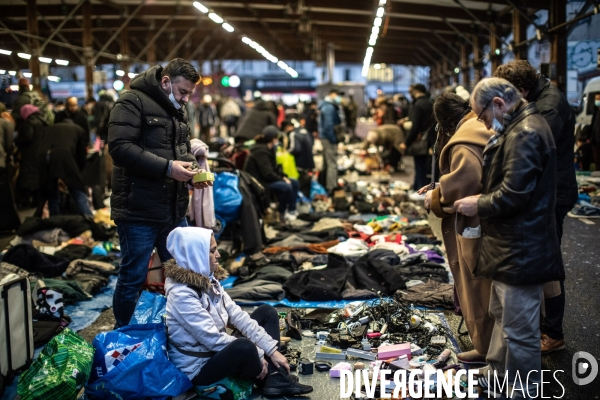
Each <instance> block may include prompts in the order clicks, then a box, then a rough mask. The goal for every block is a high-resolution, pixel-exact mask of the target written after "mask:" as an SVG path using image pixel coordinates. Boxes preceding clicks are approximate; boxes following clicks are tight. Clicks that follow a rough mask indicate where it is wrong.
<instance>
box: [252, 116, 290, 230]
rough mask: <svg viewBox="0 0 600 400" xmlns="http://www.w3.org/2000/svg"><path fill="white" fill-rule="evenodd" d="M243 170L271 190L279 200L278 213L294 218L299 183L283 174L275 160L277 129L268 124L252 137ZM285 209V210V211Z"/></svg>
mask: <svg viewBox="0 0 600 400" xmlns="http://www.w3.org/2000/svg"><path fill="white" fill-rule="evenodd" d="M254 141H255V142H256V143H255V144H254V146H252V148H251V149H250V155H249V156H248V158H247V159H246V163H245V165H244V171H246V172H247V173H249V174H250V175H252V176H253V177H254V178H256V180H258V181H259V182H260V183H261V184H262V185H263V186H264V187H265V188H266V189H268V190H271V191H273V192H274V193H275V194H276V195H277V200H278V201H279V215H280V217H281V218H283V219H286V220H288V221H291V220H294V219H296V202H297V201H298V190H299V189H300V185H299V184H298V181H297V180H295V179H290V178H288V177H286V176H284V175H283V173H282V172H281V168H280V167H279V166H278V165H277V162H276V161H275V146H277V144H278V142H279V130H278V129H277V127H276V126H273V125H269V126H267V127H266V128H265V129H263V132H262V134H260V135H258V136H256V137H255V138H254ZM286 210H287V211H286Z"/></svg>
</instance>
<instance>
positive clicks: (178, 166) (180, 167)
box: [171, 160, 196, 182]
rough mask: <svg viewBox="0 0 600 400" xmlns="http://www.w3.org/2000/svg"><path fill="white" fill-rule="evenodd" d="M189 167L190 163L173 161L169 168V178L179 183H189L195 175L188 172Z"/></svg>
mask: <svg viewBox="0 0 600 400" xmlns="http://www.w3.org/2000/svg"><path fill="white" fill-rule="evenodd" d="M191 165H192V163H191V162H187V161H179V160H174V161H173V164H172V166H171V178H173V179H175V180H176V181H179V182H187V181H189V180H190V179H192V177H193V176H194V175H196V171H190V170H188V168H189V167H191Z"/></svg>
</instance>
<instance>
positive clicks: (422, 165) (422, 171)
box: [413, 155, 429, 191]
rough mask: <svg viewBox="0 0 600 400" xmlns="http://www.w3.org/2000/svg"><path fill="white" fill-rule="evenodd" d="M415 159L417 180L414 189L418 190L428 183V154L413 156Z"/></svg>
mask: <svg viewBox="0 0 600 400" xmlns="http://www.w3.org/2000/svg"><path fill="white" fill-rule="evenodd" d="M413 158H414V160H415V180H414V184H413V190H414V191H417V190H419V189H421V188H422V187H423V186H425V185H427V184H428V183H429V182H428V181H427V155H424V156H413Z"/></svg>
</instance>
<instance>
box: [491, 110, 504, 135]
mask: <svg viewBox="0 0 600 400" xmlns="http://www.w3.org/2000/svg"><path fill="white" fill-rule="evenodd" d="M492 115H493V116H494V119H493V120H492V129H493V130H494V132H502V131H503V130H504V125H503V124H502V123H501V122H500V121H498V120H497V119H496V109H495V107H494V103H492Z"/></svg>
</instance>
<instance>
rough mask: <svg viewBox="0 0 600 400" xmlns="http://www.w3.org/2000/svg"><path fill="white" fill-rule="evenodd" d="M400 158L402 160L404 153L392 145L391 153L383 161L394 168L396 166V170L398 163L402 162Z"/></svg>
mask: <svg viewBox="0 0 600 400" xmlns="http://www.w3.org/2000/svg"><path fill="white" fill-rule="evenodd" d="M400 160H402V153H400V151H399V150H398V149H397V148H396V147H395V146H391V148H390V149H389V153H388V154H387V156H386V157H385V159H384V160H383V162H384V164H386V165H390V166H391V167H392V168H394V170H396V169H398V164H399V163H400ZM419 189H421V188H419Z"/></svg>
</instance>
